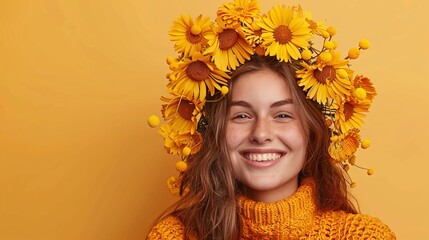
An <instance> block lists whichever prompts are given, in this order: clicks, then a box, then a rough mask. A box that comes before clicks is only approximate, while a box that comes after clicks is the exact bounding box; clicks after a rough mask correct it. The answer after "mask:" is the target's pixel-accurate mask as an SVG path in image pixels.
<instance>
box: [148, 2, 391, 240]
mask: <svg viewBox="0 0 429 240" xmlns="http://www.w3.org/2000/svg"><path fill="white" fill-rule="evenodd" d="M202 19H203V18H202V17H201V16H199V17H197V19H196V20H195V21H193V20H192V18H190V17H183V16H182V17H181V18H180V19H179V20H176V22H175V23H174V26H173V30H172V31H171V32H170V35H171V36H172V37H171V40H173V41H176V45H175V49H176V50H177V51H178V57H177V58H174V57H169V58H168V59H167V63H168V64H169V66H170V69H171V72H170V73H169V74H168V75H167V76H168V78H169V83H168V87H169V91H168V92H169V94H170V95H171V97H162V99H163V100H164V102H165V104H164V105H163V107H162V112H163V117H164V120H165V121H167V123H166V124H164V125H162V126H161V131H160V133H161V135H162V136H163V137H164V139H165V149H166V150H167V152H169V153H174V154H177V155H179V156H180V158H181V160H180V161H179V162H178V163H177V164H176V168H177V170H178V171H179V172H180V174H179V176H178V177H171V178H170V179H169V180H168V182H167V184H168V186H169V188H170V190H171V191H172V192H173V193H174V194H178V195H181V199H179V200H178V201H177V202H176V203H175V204H174V205H173V206H172V208H171V209H172V211H171V212H168V213H166V214H165V215H163V216H162V217H161V218H160V219H159V220H158V221H157V222H156V223H155V224H154V225H153V227H152V228H151V230H150V233H149V235H148V237H147V238H148V239H255V238H256V239H303V238H305V239H348V238H361V237H363V238H365V239H366V238H377V239H394V238H395V235H394V234H393V232H392V231H391V230H390V229H389V227H388V226H387V225H385V224H384V223H382V222H381V221H380V220H378V219H377V218H374V217H371V216H368V215H364V214H360V213H358V211H357V210H356V208H355V206H354V205H353V203H352V202H351V201H350V199H349V195H348V187H349V186H350V187H353V186H354V185H355V184H354V182H352V181H351V180H350V177H349V175H348V173H347V170H348V168H349V166H354V165H355V163H356V157H355V152H356V151H357V149H358V148H359V146H360V144H361V142H362V147H366V145H365V144H363V143H364V142H365V141H361V139H360V135H359V130H360V128H361V127H362V125H363V121H362V117H363V116H364V114H363V113H362V112H366V111H368V109H369V107H370V105H371V103H372V101H373V99H374V96H375V95H376V91H375V88H374V87H373V85H372V83H371V81H369V79H368V78H366V77H363V76H360V75H358V76H355V77H354V75H353V70H352V69H350V64H349V60H350V59H355V58H357V56H358V55H359V53H360V50H363V49H367V48H368V44H367V43H368V42H367V41H366V40H365V41H361V42H362V44H361V45H362V46H361V47H360V49H357V54H356V49H354V50H353V51H350V53H349V55H348V56H347V57H346V58H345V59H341V58H340V54H339V51H338V50H337V49H336V43H335V42H334V41H333V39H332V38H333V35H335V29H334V28H333V27H329V28H328V27H326V26H324V25H323V24H322V23H320V22H315V21H313V19H312V18H311V14H310V13H308V12H306V11H304V10H303V9H302V8H301V7H295V6H289V7H286V6H284V5H282V6H279V5H276V6H275V7H274V8H273V9H272V10H271V11H269V13H268V14H266V15H259V3H258V2H257V1H256V0H235V1H234V2H233V3H226V4H224V5H223V6H222V7H221V8H219V11H218V15H217V19H216V23H217V25H216V24H214V23H208V22H207V21H206V20H204V21H202ZM179 23H181V24H179ZM200 25H201V26H200ZM179 26H180V27H179ZM208 26H210V28H208ZM179 30H180V33H178V32H179ZM179 35H180V37H178V36H179ZM315 37H319V38H321V39H323V44H322V45H323V47H322V48H320V49H317V48H316V47H315V45H314V42H315V41H313V38H315ZM197 40H198V41H197ZM363 43H365V44H363ZM185 80H186V81H185ZM228 92H229V93H228ZM152 125H153V124H152ZM367 171H368V174H372V173H373V170H372V169H367Z"/></svg>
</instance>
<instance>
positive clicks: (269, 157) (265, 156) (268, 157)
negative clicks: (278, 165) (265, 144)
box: [246, 153, 281, 162]
mask: <svg viewBox="0 0 429 240" xmlns="http://www.w3.org/2000/svg"><path fill="white" fill-rule="evenodd" d="M246 157H247V158H248V159H249V160H251V161H259V162H263V161H273V160H277V159H279V158H280V157H281V154H279V153H261V154H259V153H248V154H246Z"/></svg>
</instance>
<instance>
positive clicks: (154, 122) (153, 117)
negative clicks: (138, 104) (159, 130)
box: [147, 115, 159, 128]
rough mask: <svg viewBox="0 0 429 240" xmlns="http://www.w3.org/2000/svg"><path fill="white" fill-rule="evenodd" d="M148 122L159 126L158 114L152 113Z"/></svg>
mask: <svg viewBox="0 0 429 240" xmlns="http://www.w3.org/2000/svg"><path fill="white" fill-rule="evenodd" d="M147 123H148V124H149V126H150V127H153V128H154V127H157V126H158V125H159V117H158V116H156V115H150V116H149V118H148V119H147Z"/></svg>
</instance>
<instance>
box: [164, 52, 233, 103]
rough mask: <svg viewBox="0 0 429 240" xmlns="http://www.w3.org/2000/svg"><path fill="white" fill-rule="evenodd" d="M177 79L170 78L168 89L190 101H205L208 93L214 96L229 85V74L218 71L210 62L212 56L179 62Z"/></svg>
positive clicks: (195, 56) (196, 56)
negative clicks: (216, 90)
mask: <svg viewBox="0 0 429 240" xmlns="http://www.w3.org/2000/svg"><path fill="white" fill-rule="evenodd" d="M176 71H177V74H174V73H173V75H174V76H176V75H177V77H176V78H175V79H172V78H170V80H171V81H170V83H169V84H168V87H171V89H172V90H173V91H174V92H176V93H178V94H180V95H182V96H186V97H187V98H188V99H199V100H200V101H203V100H204V99H205V98H206V95H207V93H209V94H210V95H211V96H213V95H214V93H215V89H218V90H221V89H222V86H225V85H227V83H228V79H229V78H230V77H229V75H228V74H226V73H225V72H224V71H222V70H220V69H218V68H217V67H216V65H215V64H214V63H213V62H211V61H210V56H204V55H202V54H196V53H195V54H193V56H192V58H183V59H182V61H180V62H179V69H178V70H176Z"/></svg>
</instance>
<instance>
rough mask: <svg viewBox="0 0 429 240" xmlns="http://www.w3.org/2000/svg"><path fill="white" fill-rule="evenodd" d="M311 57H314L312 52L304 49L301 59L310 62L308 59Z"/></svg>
mask: <svg viewBox="0 0 429 240" xmlns="http://www.w3.org/2000/svg"><path fill="white" fill-rule="evenodd" d="M311 55H312V52H311V51H310V50H308V49H304V50H303V51H302V53H301V57H302V59H304V60H308V59H310V58H311Z"/></svg>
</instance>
